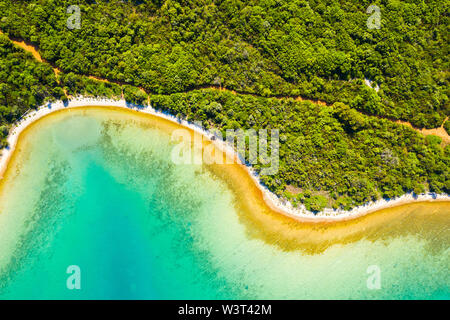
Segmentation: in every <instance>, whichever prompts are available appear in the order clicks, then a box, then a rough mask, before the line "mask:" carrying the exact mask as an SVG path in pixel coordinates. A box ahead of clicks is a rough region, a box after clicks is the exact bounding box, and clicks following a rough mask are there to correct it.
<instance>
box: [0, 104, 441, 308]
mask: <svg viewBox="0 0 450 320" xmlns="http://www.w3.org/2000/svg"><path fill="white" fill-rule="evenodd" d="M52 117H54V119H53V120H43V121H42V123H41V124H40V125H39V126H38V127H37V128H34V129H33V131H32V133H33V134H32V135H31V134H29V135H30V137H28V138H27V139H26V141H24V142H23V144H22V145H21V147H22V148H21V149H22V150H21V151H20V159H19V160H18V161H17V164H16V167H15V168H14V169H15V170H13V171H12V172H13V173H11V174H10V176H9V177H8V179H9V180H7V181H6V184H5V186H4V188H3V189H2V191H1V192H0V298H2V299H11V298H20V299H23V298H26V299H29V298H31V299H52V298H58V299H254V298H261V299H273V298H275V299H283V298H291V299H300V298H312V299H315V298H326V299H327V298H355V299H356V298H406V299H414V298H441V299H448V298H449V295H450V289H449V283H450V281H449V276H448V266H449V261H450V259H449V250H448V245H447V246H444V249H442V250H439V251H438V252H434V253H430V252H429V250H428V249H427V245H426V242H425V241H424V240H423V239H420V238H418V237H414V236H404V237H398V238H394V239H390V240H389V241H388V242H386V241H375V242H373V241H368V240H361V241H358V242H355V243H352V244H348V245H335V246H332V247H330V248H329V249H327V250H326V251H325V252H323V253H321V254H316V255H308V254H304V253H302V252H301V251H290V252H288V251H283V250H281V249H280V248H279V247H275V246H273V245H270V244H267V243H264V242H263V241H261V240H258V239H252V238H250V237H249V236H248V233H247V230H246V227H245V226H244V225H243V224H242V223H240V221H239V217H238V214H237V211H236V210H237V209H236V208H235V206H234V203H235V202H234V201H235V199H234V195H233V193H232V192H231V190H229V189H228V188H227V186H226V185H225V183H224V182H222V181H221V180H219V179H217V178H216V177H215V176H214V175H212V174H211V173H210V172H208V171H207V170H205V169H204V168H202V167H201V166H199V165H175V164H173V163H172V162H171V160H170V159H171V158H170V153H171V150H172V148H173V143H171V141H170V136H169V135H168V134H167V133H166V132H164V131H162V130H160V129H158V128H157V127H155V126H154V125H153V124H148V123H147V122H145V121H144V120H142V122H141V121H139V120H136V119H137V118H136V117H131V116H130V117H129V118H127V117H126V116H124V115H123V114H119V113H113V112H106V111H104V112H103V113H101V112H98V111H95V112H94V111H84V112H81V111H77V112H71V113H69V112H65V113H63V114H61V115H58V116H52ZM443 231H444V232H446V231H448V225H447V226H443ZM405 248H408V250H405ZM71 265H76V266H79V268H80V270H81V278H80V283H81V289H80V290H76V289H75V290H70V289H68V288H67V285H66V281H67V278H68V277H69V276H70V274H67V273H66V269H67V267H68V266H71ZM370 265H377V266H379V268H380V270H381V288H380V289H378V290H370V289H368V288H367V284H366V283H367V278H368V276H369V275H368V274H367V272H366V270H367V267H368V266H370Z"/></svg>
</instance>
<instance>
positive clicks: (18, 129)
mask: <svg viewBox="0 0 450 320" xmlns="http://www.w3.org/2000/svg"><path fill="white" fill-rule="evenodd" d="M86 106H95V107H119V108H125V109H128V110H130V109H131V110H137V111H139V112H142V113H146V114H151V115H155V116H158V117H160V118H164V119H166V120H169V121H172V122H175V123H178V124H181V125H183V126H185V127H188V128H189V129H192V130H194V131H195V132H198V133H200V134H202V135H203V136H205V137H206V138H207V139H208V140H210V137H211V136H212V135H213V134H212V133H211V132H208V131H206V130H204V129H202V128H200V127H198V126H196V125H194V124H192V123H189V122H187V121H185V120H180V119H177V118H176V117H174V116H171V115H169V114H166V113H162V112H158V111H156V110H155V109H153V108H152V107H151V106H150V107H143V106H139V107H130V106H128V105H127V103H126V102H125V100H123V99H122V100H111V99H98V98H86V97H78V98H75V99H72V100H70V101H69V103H68V104H67V106H64V104H63V103H62V101H58V102H54V103H51V104H46V105H43V106H41V107H39V108H38V109H37V110H33V111H32V112H30V113H28V114H26V115H25V116H24V117H23V118H22V119H21V121H19V122H18V123H16V124H15V125H14V126H13V128H12V129H11V130H10V133H9V136H8V138H7V141H8V143H9V148H8V149H3V150H1V155H0V179H1V178H2V177H3V174H4V172H5V170H6V167H7V165H8V162H9V159H10V157H11V155H12V153H13V152H14V150H15V147H16V144H17V141H18V138H19V136H20V134H21V133H22V131H23V130H25V128H27V127H28V126H29V125H30V124H31V123H33V122H34V121H36V120H38V119H40V118H42V117H44V116H46V115H48V114H50V113H53V112H55V111H58V110H64V109H70V108H76V107H86ZM212 142H213V143H214V144H215V145H216V146H217V147H218V148H219V149H221V150H222V151H224V152H227V153H229V154H233V155H236V153H235V151H234V148H233V147H232V146H230V145H228V144H227V143H224V142H222V141H220V140H219V139H216V140H214V141H212ZM245 168H246V170H247V172H248V174H249V175H250V176H251V177H252V179H253V180H254V182H255V183H256V185H257V186H258V187H259V188H260V190H261V191H262V192H263V195H264V200H265V202H266V203H267V204H268V205H269V206H270V207H272V208H273V209H275V210H277V211H280V213H282V214H285V215H287V216H290V217H293V218H295V219H298V220H309V221H326V220H329V221H336V220H345V219H350V218H356V217H359V216H363V215H365V214H368V213H370V212H374V211H377V210H381V209H385V208H390V207H394V206H398V205H402V204H407V203H413V202H424V201H450V196H449V195H447V194H434V193H426V194H420V195H417V196H416V197H414V196H413V195H412V194H405V195H403V196H401V197H397V198H395V199H390V200H384V199H380V200H377V201H375V202H370V203H367V204H365V205H362V206H359V207H355V208H353V209H352V210H348V211H346V210H340V209H339V210H334V209H329V208H327V209H324V210H323V211H321V212H319V213H316V214H314V213H313V212H311V211H308V210H307V209H306V208H305V207H304V206H303V205H301V206H300V207H298V208H295V207H294V206H293V205H292V204H291V203H290V202H287V201H282V200H280V199H279V198H278V197H277V196H276V195H275V194H274V193H272V192H271V191H270V190H268V189H267V188H266V187H264V186H263V185H262V184H261V182H260V180H259V178H258V176H257V174H256V172H255V171H254V170H253V168H250V167H247V166H245Z"/></svg>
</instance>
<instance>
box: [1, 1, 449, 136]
mask: <svg viewBox="0 0 450 320" xmlns="http://www.w3.org/2000/svg"><path fill="white" fill-rule="evenodd" d="M76 3H77V4H78V5H79V6H80V8H81V21H82V24H81V28H80V29H72V30H71V29H68V28H67V27H66V21H67V18H68V14H67V13H66V8H67V6H69V5H72V4H73V1H71V0H54V1H38V0H34V1H28V0H27V1H25V0H1V1H0V17H1V18H0V29H1V30H3V31H4V32H8V33H9V35H11V36H14V37H19V38H21V39H25V40H29V41H32V42H34V43H35V44H36V45H38V46H39V48H40V51H41V53H42V56H43V57H44V58H45V59H46V60H48V61H50V62H51V63H53V64H55V65H56V66H58V67H59V68H60V69H61V70H62V71H64V72H65V73H69V72H73V73H76V74H84V75H94V76H98V77H102V78H105V79H109V80H114V81H117V82H120V83H122V84H132V85H134V86H137V87H141V88H144V89H145V90H146V91H147V92H151V93H159V94H167V93H175V92H183V91H186V90H189V89H192V88H200V87H206V86H210V85H217V86H222V87H226V88H229V89H233V90H236V91H238V92H246V93H255V94H258V95H261V96H264V97H269V96H273V95H283V96H290V95H301V96H303V97H304V98H309V99H319V100H322V101H326V102H328V103H329V104H333V103H335V102H342V103H345V104H347V105H349V106H351V107H352V108H355V109H357V110H359V111H362V112H364V113H366V114H372V115H379V116H383V117H388V118H392V119H401V120H406V121H409V122H411V123H412V124H413V125H415V126H416V127H427V128H435V127H438V126H439V125H441V123H442V121H443V120H444V119H445V117H446V116H448V115H449V109H448V106H449V103H448V102H449V101H448V96H449V87H450V86H449V83H448V72H447V70H448V67H449V61H448V57H449V55H448V34H449V31H450V30H449V27H450V23H449V15H448V3H447V2H445V1H440V0H430V1H413V0H408V1H401V2H399V1H382V2H377V5H378V6H380V9H381V12H382V21H381V22H382V25H381V28H380V29H372V30H370V29H368V28H367V26H366V21H367V18H368V17H369V15H368V14H367V13H366V9H367V7H368V6H369V4H370V3H369V2H365V1H357V0H343V1H341V0H339V1H338V0H321V1H317V0H314V1H304V0H289V1H288V0H277V1H261V0H250V1H245V2H242V1H238V0H227V1H213V0H206V1H189V2H186V1H181V0H168V1H137V0H136V1H121V0H111V1H87V0H84V1H76ZM365 79H369V80H371V81H372V82H373V83H372V86H373V87H376V86H379V88H380V90H379V91H378V92H376V91H375V90H374V89H373V88H370V87H369V86H367V85H366V84H365V83H364V80H365Z"/></svg>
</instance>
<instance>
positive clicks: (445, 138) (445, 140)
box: [0, 30, 450, 146]
mask: <svg viewBox="0 0 450 320" xmlns="http://www.w3.org/2000/svg"><path fill="white" fill-rule="evenodd" d="M0 34H4V33H3V32H2V30H0ZM8 38H9V40H10V41H11V42H12V43H14V44H15V45H17V46H18V47H20V48H22V49H23V50H25V51H28V52H30V53H31V54H32V55H33V57H34V58H35V59H36V60H37V61H39V62H41V63H46V64H48V65H50V66H51V67H52V69H53V71H54V73H55V76H56V79H58V77H59V74H60V73H61V72H62V71H61V69H59V68H58V67H56V66H55V65H53V64H52V63H51V62H49V61H46V60H44V59H43V58H42V56H41V54H40V53H39V48H38V47H37V46H36V45H34V44H32V43H30V42H28V41H25V40H23V39H17V38H10V37H8ZM82 76H87V77H88V78H89V79H92V80H96V81H100V82H107V83H113V84H118V85H130V84H128V83H125V82H121V81H117V80H109V79H104V78H100V77H98V76H93V75H82ZM138 88H139V90H141V91H142V92H144V93H146V94H147V95H148V98H147V101H148V103H150V93H148V92H147V91H146V90H145V89H144V88H141V87H138ZM198 89H213V90H220V91H227V92H230V93H232V94H237V93H239V94H242V95H251V96H255V97H263V96H261V95H258V94H255V93H249V92H239V91H235V90H230V89H227V88H223V87H221V86H218V85H203V86H197V87H195V88H191V89H189V90H187V91H184V92H179V93H187V92H189V91H193V90H198ZM64 93H65V94H66V96H67V93H66V92H64ZM122 98H123V89H122ZM263 98H276V99H295V100H296V101H308V102H311V103H314V104H318V105H322V106H331V105H330V104H328V103H326V102H325V101H321V100H311V99H305V98H303V97H301V96H272V97H263ZM387 120H389V121H392V122H395V123H397V124H402V125H405V126H407V127H410V128H412V129H413V130H415V131H417V132H419V133H421V134H423V135H425V136H427V135H435V136H438V137H440V138H441V139H442V145H443V146H446V145H448V144H450V135H449V134H448V133H447V131H446V130H445V129H444V124H445V122H446V121H447V120H448V117H447V118H446V119H445V120H444V121H443V122H442V124H441V126H440V127H437V128H433V129H425V128H422V129H420V128H417V127H414V126H413V125H412V124H411V123H410V122H408V121H402V120H392V119H387Z"/></svg>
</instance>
